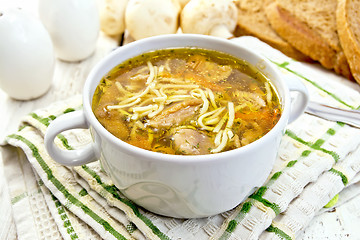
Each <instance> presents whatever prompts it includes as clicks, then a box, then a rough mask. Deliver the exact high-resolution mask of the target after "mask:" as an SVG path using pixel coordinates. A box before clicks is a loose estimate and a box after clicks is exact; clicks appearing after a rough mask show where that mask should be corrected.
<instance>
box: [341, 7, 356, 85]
mask: <svg viewBox="0 0 360 240" xmlns="http://www.w3.org/2000/svg"><path fill="white" fill-rule="evenodd" d="M336 21H337V28H338V34H339V38H340V43H341V46H342V47H343V49H344V53H345V56H346V58H347V61H348V63H349V65H350V70H351V72H352V75H353V76H354V78H355V80H356V81H357V82H358V83H359V84H360V1H359V0H338V6H337V10H336Z"/></svg>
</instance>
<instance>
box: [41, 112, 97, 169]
mask: <svg viewBox="0 0 360 240" xmlns="http://www.w3.org/2000/svg"><path fill="white" fill-rule="evenodd" d="M88 127H89V126H88V124H87V121H86V119H85V115H84V112H83V111H82V110H79V111H75V112H70V113H67V114H64V115H61V116H59V117H57V118H56V119H55V120H54V121H53V122H51V124H50V125H49V127H48V128H47V130H46V134H45V139H44V143H45V148H46V150H47V151H48V153H49V155H50V156H51V157H52V158H53V159H54V160H55V161H56V162H58V163H60V164H63V165H67V166H80V165H83V164H86V163H89V162H93V161H95V160H97V154H96V152H97V151H96V149H97V148H96V145H97V144H96V142H93V143H90V144H88V145H87V146H85V147H83V148H80V149H76V150H65V149H61V148H59V147H58V146H56V144H55V142H54V140H55V138H56V137H57V135H58V134H60V133H61V132H63V131H66V130H70V129H75V128H88Z"/></svg>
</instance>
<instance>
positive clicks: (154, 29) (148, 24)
mask: <svg viewBox="0 0 360 240" xmlns="http://www.w3.org/2000/svg"><path fill="white" fill-rule="evenodd" d="M179 14H180V5H179V3H178V2H177V1H176V0H152V1H149V0H130V1H129V2H128V5H127V8H126V12H125V23H126V29H127V31H128V32H129V34H130V35H131V36H132V37H133V38H134V39H135V40H138V39H142V38H146V37H151V36H156V35H161V34H172V33H176V31H177V30H178V28H179V21H178V19H179Z"/></svg>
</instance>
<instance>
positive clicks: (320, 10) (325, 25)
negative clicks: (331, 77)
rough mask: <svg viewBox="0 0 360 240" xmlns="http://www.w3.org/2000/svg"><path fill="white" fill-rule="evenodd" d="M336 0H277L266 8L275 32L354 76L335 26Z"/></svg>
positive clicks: (328, 65)
mask: <svg viewBox="0 0 360 240" xmlns="http://www.w3.org/2000/svg"><path fill="white" fill-rule="evenodd" d="M336 7H337V0H319V1H316V0H302V1H298V0H276V1H274V2H273V3H271V4H269V5H268V6H267V7H266V16H267V18H268V20H269V22H270V24H271V26H272V27H273V28H274V29H275V31H276V32H277V33H278V34H279V35H280V36H281V37H282V38H284V39H285V40H286V41H288V42H289V44H291V45H292V46H293V47H295V48H296V49H298V50H299V51H301V52H302V53H303V54H305V55H307V56H310V57H311V58H312V59H314V60H316V61H319V62H320V63H321V64H322V65H323V66H324V67H325V68H328V69H334V70H335V72H336V73H338V74H341V75H343V76H345V77H347V78H349V79H350V78H352V75H351V72H350V68H349V65H348V63H347V60H346V57H345V55H344V52H343V49H342V47H341V45H340V40H339V37H338V35H337V25H336Z"/></svg>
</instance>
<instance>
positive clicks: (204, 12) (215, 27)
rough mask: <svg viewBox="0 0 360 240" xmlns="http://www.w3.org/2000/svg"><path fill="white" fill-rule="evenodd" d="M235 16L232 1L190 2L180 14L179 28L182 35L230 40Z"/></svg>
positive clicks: (235, 22) (235, 12) (235, 10)
mask: <svg viewBox="0 0 360 240" xmlns="http://www.w3.org/2000/svg"><path fill="white" fill-rule="evenodd" d="M237 14H238V10H237V8H236V5H235V3H234V2H233V1H232V0H190V1H189V2H188V3H187V4H186V5H185V7H184V8H183V10H182V12H181V17H180V27H181V29H182V31H183V32H184V33H197V34H205V35H212V36H218V37H223V38H230V37H232V36H233V34H232V33H233V32H234V30H235V27H236V24H237Z"/></svg>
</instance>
